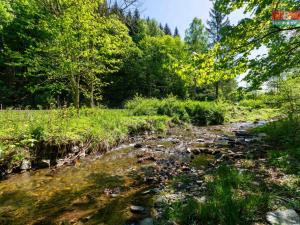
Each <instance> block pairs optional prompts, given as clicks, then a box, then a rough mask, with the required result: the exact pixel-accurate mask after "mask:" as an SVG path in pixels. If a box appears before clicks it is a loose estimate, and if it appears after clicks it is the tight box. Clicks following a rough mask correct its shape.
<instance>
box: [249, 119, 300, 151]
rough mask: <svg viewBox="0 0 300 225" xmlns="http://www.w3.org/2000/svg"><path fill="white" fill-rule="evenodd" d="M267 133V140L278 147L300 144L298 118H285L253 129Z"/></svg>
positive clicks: (299, 123) (299, 120)
mask: <svg viewBox="0 0 300 225" xmlns="http://www.w3.org/2000/svg"><path fill="white" fill-rule="evenodd" d="M255 131H256V132H264V133H266V134H268V140H269V141H270V142H271V143H272V144H273V145H274V146H278V147H292V146H299V145H300V118H294V119H290V118H285V119H281V120H278V121H274V122H272V123H268V124H266V125H264V126H262V127H258V128H256V129H255Z"/></svg>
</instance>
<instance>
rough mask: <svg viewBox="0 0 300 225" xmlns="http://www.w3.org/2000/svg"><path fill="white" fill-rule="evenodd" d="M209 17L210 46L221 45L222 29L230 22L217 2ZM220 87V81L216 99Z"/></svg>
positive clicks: (217, 95) (217, 96)
mask: <svg viewBox="0 0 300 225" xmlns="http://www.w3.org/2000/svg"><path fill="white" fill-rule="evenodd" d="M209 16H210V20H209V21H207V24H208V28H207V31H208V33H209V39H210V44H211V45H212V46H214V45H215V44H217V43H220V41H221V39H222V29H223V28H224V27H226V26H229V25H230V22H229V19H228V17H227V15H226V14H225V13H223V12H221V11H220V10H219V9H218V5H217V3H216V1H213V8H212V9H211V10H210V12H209ZM220 57H222V56H220ZM220 85H221V82H220V81H217V82H216V83H215V96H216V99H218V98H219V88H220Z"/></svg>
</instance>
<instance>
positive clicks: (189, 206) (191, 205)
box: [162, 166, 269, 225]
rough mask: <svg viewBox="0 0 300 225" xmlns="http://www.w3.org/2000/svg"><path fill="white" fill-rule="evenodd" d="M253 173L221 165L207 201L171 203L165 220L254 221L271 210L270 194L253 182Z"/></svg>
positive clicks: (184, 223) (187, 223) (190, 224)
mask: <svg viewBox="0 0 300 225" xmlns="http://www.w3.org/2000/svg"><path fill="white" fill-rule="evenodd" d="M253 177H254V176H253V175H252V174H250V173H246V172H239V171H238V170H236V169H234V168H230V167H226V166H222V167H220V168H219V169H218V170H217V171H216V174H215V176H214V180H213V181H211V182H210V183H208V191H207V193H206V196H207V200H206V201H205V202H198V201H197V200H196V199H189V200H188V201H187V202H186V203H185V202H182V201H181V202H177V203H175V204H173V205H171V206H168V207H167V209H166V211H165V215H164V219H163V220H164V221H163V222H162V224H163V223H165V222H166V221H176V222H177V223H178V224H181V225H196V224H208V225H210V224H211V225H215V224H221V225H237V224H245V225H247V224H249V225H250V224H253V223H254V222H256V221H258V220H259V218H260V217H261V215H264V213H265V212H266V211H267V210H268V204H269V196H268V193H267V191H266V189H265V188H264V186H263V185H262V186H260V188H257V187H255V186H254V185H253V184H252V181H253Z"/></svg>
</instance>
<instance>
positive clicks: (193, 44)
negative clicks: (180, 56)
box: [185, 18, 208, 53]
mask: <svg viewBox="0 0 300 225" xmlns="http://www.w3.org/2000/svg"><path fill="white" fill-rule="evenodd" d="M185 42H186V43H187V44H188V45H189V49H190V51H191V52H197V53H202V52H205V51H206V50H207V49H208V32H207V31H206V29H205V27H204V24H203V23H202V20H201V19H198V18H194V19H193V22H192V23H191V24H190V27H189V28H188V29H187V30H186V33H185Z"/></svg>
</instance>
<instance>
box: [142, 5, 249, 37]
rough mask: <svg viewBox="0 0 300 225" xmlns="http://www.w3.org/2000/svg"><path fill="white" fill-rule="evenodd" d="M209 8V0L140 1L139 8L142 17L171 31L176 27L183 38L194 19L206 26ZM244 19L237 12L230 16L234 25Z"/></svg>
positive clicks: (240, 12) (239, 12)
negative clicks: (165, 26) (169, 28)
mask: <svg viewBox="0 0 300 225" xmlns="http://www.w3.org/2000/svg"><path fill="white" fill-rule="evenodd" d="M211 7H212V3H211V1H210V0H142V3H141V5H140V7H139V8H140V10H141V14H142V15H143V16H144V17H148V16H149V17H150V18H154V19H156V20H157V21H158V22H161V23H162V24H165V23H168V24H169V26H170V27H171V28H172V31H174V29H175V27H176V26H177V27H178V29H179V32H180V35H181V36H182V37H184V34H185V30H186V29H187V28H188V26H189V24H190V23H191V22H192V20H193V18H194V17H198V18H200V19H202V21H203V22H204V23H205V24H206V22H207V20H208V19H209V10H210V8H211ZM244 17H245V15H243V12H242V11H238V12H236V13H233V14H232V15H231V16H230V20H231V23H232V24H236V23H237V22H238V21H239V20H241V19H243V18H244Z"/></svg>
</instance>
